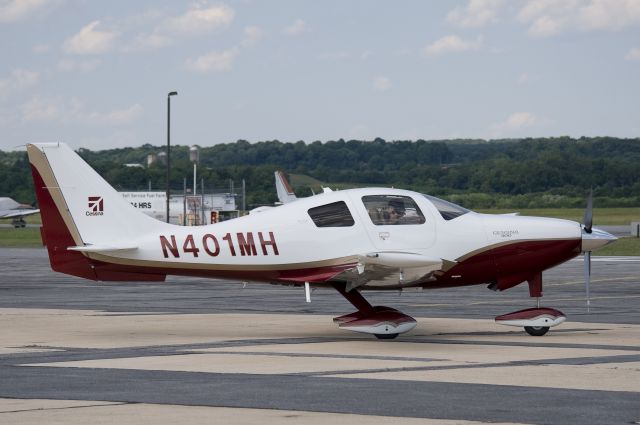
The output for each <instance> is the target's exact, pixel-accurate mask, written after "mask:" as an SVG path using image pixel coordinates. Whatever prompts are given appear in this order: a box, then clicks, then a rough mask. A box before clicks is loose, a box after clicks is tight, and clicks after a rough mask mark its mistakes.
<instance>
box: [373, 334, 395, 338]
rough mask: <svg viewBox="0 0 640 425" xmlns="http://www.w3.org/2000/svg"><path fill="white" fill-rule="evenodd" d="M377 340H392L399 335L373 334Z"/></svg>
mask: <svg viewBox="0 0 640 425" xmlns="http://www.w3.org/2000/svg"><path fill="white" fill-rule="evenodd" d="M374 335H375V336H376V338H378V339H394V338H395V337H397V336H398V335H399V334H374Z"/></svg>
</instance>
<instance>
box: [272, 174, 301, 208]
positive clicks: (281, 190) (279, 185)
mask: <svg viewBox="0 0 640 425" xmlns="http://www.w3.org/2000/svg"><path fill="white" fill-rule="evenodd" d="M275 176H276V191H277V192H278V200H279V201H280V202H282V203H283V204H286V203H289V202H292V201H295V200H296V199H298V198H296V194H295V192H294V191H293V188H292V187H291V185H290V184H289V181H288V180H287V178H286V177H285V176H284V173H283V172H282V171H276V172H275Z"/></svg>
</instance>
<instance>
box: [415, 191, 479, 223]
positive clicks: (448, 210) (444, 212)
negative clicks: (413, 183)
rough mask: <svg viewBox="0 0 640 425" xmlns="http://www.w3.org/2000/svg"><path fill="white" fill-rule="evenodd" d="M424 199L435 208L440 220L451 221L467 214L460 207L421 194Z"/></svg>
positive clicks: (466, 211) (466, 210)
mask: <svg viewBox="0 0 640 425" xmlns="http://www.w3.org/2000/svg"><path fill="white" fill-rule="evenodd" d="M422 195H423V196H424V197H425V198H427V199H428V200H430V201H431V203H433V205H434V206H435V207H436V209H437V210H438V212H439V213H440V215H441V216H442V218H444V219H445V220H453V219H454V218H457V217H460V216H461V215H464V214H466V213H468V212H469V210H468V209H466V208H462V207H461V206H460V205H456V204H454V203H452V202H449V201H445V200H444V199H440V198H436V197H435V196H431V195H425V194H424V193H423V194H422Z"/></svg>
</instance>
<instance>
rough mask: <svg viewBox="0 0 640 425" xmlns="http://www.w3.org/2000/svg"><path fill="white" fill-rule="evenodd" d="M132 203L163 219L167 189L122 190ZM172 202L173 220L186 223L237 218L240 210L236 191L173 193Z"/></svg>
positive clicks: (202, 222) (165, 213)
mask: <svg viewBox="0 0 640 425" xmlns="http://www.w3.org/2000/svg"><path fill="white" fill-rule="evenodd" d="M120 194H121V195H122V197H123V198H124V199H125V200H127V201H129V203H130V204H131V205H133V206H134V207H135V208H137V209H139V210H140V211H142V212H143V213H145V214H147V215H148V216H150V217H153V218H155V219H157V220H160V221H166V219H167V204H166V199H167V196H166V193H165V192H151V191H149V192H120ZM170 201H171V202H170V203H169V221H170V222H171V223H173V224H181V225H185V226H200V225H204V224H211V223H217V222H219V221H224V220H229V219H231V218H236V217H238V216H239V215H240V211H239V210H238V207H237V205H236V195H235V194H234V193H230V192H226V193H210V194H204V195H195V196H193V195H172V196H171V200H170Z"/></svg>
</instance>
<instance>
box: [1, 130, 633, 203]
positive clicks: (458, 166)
mask: <svg viewBox="0 0 640 425" xmlns="http://www.w3.org/2000/svg"><path fill="white" fill-rule="evenodd" d="M164 149H165V147H164V146H152V145H149V144H146V145H143V146H140V147H136V148H121V149H107V150H101V151H91V150H88V149H80V150H79V154H80V155H81V156H82V157H83V158H84V159H85V160H86V161H87V162H88V163H89V164H90V165H91V166H92V167H94V168H95V169H96V170H97V171H98V173H100V174H101V175H102V176H103V177H105V179H106V180H107V181H108V182H109V183H111V184H112V185H113V186H114V187H116V189H118V190H146V189H147V188H148V187H149V185H151V187H152V189H153V190H164V188H165V184H166V183H165V182H166V174H165V173H166V169H165V165H164V164H162V163H160V162H156V163H154V164H152V165H150V166H148V167H147V166H145V167H142V168H139V167H127V166H125V165H124V164H130V163H140V164H146V159H147V155H149V154H158V153H159V152H162V151H164ZM171 163H172V170H171V187H172V190H174V191H177V192H180V193H181V192H182V186H183V178H184V177H186V178H187V179H188V181H189V182H190V181H191V180H190V179H191V178H192V177H191V176H192V165H191V163H190V162H189V147H188V146H180V145H178V146H172V151H171ZM277 169H282V170H285V171H286V172H287V173H290V174H294V175H297V174H302V175H308V176H310V177H313V178H314V179H317V180H319V181H322V182H324V183H325V184H326V185H328V186H330V187H334V188H347V187H359V186H393V187H398V188H407V189H412V190H417V191H421V192H426V193H430V194H433V195H435V196H440V197H444V198H447V199H450V200H453V201H454V202H458V203H461V204H462V205H464V206H466V207H469V208H494V207H501V208H527V207H580V206H584V203H585V198H586V195H587V193H588V191H589V190H590V189H591V188H593V190H594V195H595V196H596V200H597V202H598V205H599V206H636V207H637V206H640V138H635V139H621V138H613V137H592V138H586V137H582V138H578V139H575V138H569V137H557V138H526V139H502V140H490V141H485V140H469V139H462V140H437V141H426V140H417V141H385V140H383V139H380V138H377V139H375V140H372V141H360V140H348V141H345V140H342V139H340V140H335V141H328V142H325V143H321V142H319V141H315V142H313V143H305V142H302V141H299V142H296V143H283V142H280V141H278V140H273V141H264V142H258V143H249V142H247V141H246V140H238V141H237V142H235V143H226V144H218V145H214V146H210V147H202V148H201V149H200V165H199V168H198V176H199V178H198V181H199V182H200V178H202V179H203V180H204V182H205V190H207V189H211V188H214V187H215V188H220V187H227V186H228V181H229V180H233V181H235V182H236V184H238V183H239V182H240V181H241V180H242V179H244V180H245V181H246V185H247V203H248V205H250V206H256V205H261V204H269V203H272V202H274V201H275V200H276V195H275V189H274V183H273V171H275V170H277ZM292 183H293V184H294V188H295V189H296V191H297V193H298V194H299V195H301V196H306V195H309V194H311V192H312V190H313V191H316V192H317V191H318V190H319V189H320V188H319V187H309V186H298V187H295V186H296V180H295V179H292ZM189 184H191V183H189ZM0 194H1V195H0V196H10V197H13V198H15V199H16V200H19V201H21V202H29V203H32V202H34V201H35V195H34V193H33V186H32V181H31V177H30V172H29V163H28V160H27V158H26V153H25V152H2V151H0Z"/></svg>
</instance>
